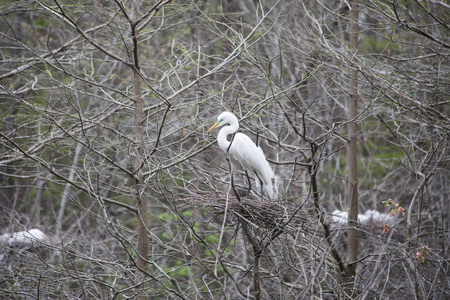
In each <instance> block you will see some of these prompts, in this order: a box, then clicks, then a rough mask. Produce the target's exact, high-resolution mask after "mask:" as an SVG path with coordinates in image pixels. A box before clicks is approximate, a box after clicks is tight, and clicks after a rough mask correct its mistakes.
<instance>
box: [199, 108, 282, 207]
mask: <svg viewBox="0 0 450 300" xmlns="http://www.w3.org/2000/svg"><path fill="white" fill-rule="evenodd" d="M223 125H228V126H225V127H223V128H222V129H221V130H220V131H219V134H218V135H217V141H218V143H219V147H220V148H221V149H222V150H223V151H224V152H225V153H226V152H227V151H228V148H229V151H230V154H231V155H233V157H234V158H236V159H237V160H238V161H239V162H240V164H241V165H242V166H243V167H244V168H245V169H246V170H249V171H253V172H254V173H255V174H256V176H257V178H258V179H259V180H260V184H261V186H262V187H263V188H264V191H266V193H267V195H268V196H269V198H270V199H275V198H276V197H277V196H278V195H277V194H278V192H277V186H276V179H275V174H274V172H273V170H272V168H271V167H270V165H269V162H268V161H267V160H266V157H265V155H264V152H263V151H262V149H261V148H260V147H258V146H256V145H255V143H253V141H252V140H251V139H250V138H249V137H248V136H246V135H245V134H243V133H240V132H237V133H236V134H235V135H234V138H233V140H232V142H230V141H228V139H227V136H228V135H230V134H233V133H235V132H236V131H237V130H238V129H239V122H238V119H237V118H236V116H235V115H233V114H232V113H231V112H228V111H225V112H223V113H221V114H220V115H219V116H218V117H217V123H216V124H214V125H213V126H212V127H211V128H210V129H209V130H208V131H207V133H208V132H210V131H211V130H213V129H214V128H216V127H217V126H223ZM230 143H231V146H230ZM246 175H247V178H248V180H249V189H248V192H247V195H248V193H249V192H250V189H251V182H250V178H249V177H248V173H247V171H246ZM262 198H263V189H262V188H261V199H262Z"/></svg>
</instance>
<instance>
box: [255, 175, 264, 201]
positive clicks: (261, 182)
mask: <svg viewBox="0 0 450 300" xmlns="http://www.w3.org/2000/svg"><path fill="white" fill-rule="evenodd" d="M253 172H255V174H256V177H258V179H259V184H260V185H261V201H263V193H264V192H263V181H262V180H261V178H259V176H258V173H256V171H255V170H253Z"/></svg>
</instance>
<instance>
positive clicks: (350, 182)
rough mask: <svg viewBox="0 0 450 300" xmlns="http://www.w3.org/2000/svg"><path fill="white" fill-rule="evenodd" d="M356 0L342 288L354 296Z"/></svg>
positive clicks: (352, 24)
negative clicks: (346, 229) (345, 238)
mask: <svg viewBox="0 0 450 300" xmlns="http://www.w3.org/2000/svg"><path fill="white" fill-rule="evenodd" d="M358 15H359V7H358V0H355V1H353V3H352V7H351V11H350V27H349V44H350V55H351V62H352V64H351V66H350V74H349V75H350V76H349V77H350V82H349V102H348V114H347V118H348V138H349V143H348V145H347V172H348V178H347V195H348V207H349V212H348V233H347V234H348V235H347V264H346V265H347V267H346V269H347V270H346V278H345V285H344V292H345V295H346V298H353V295H354V281H355V274H356V263H355V262H356V260H357V259H358V236H357V230H356V226H357V220H358V174H357V143H356V138H357V131H358V125H357V120H356V117H357V113H358V111H357V107H358V78H357V77H358V69H357V68H356V63H357V62H356V52H357V50H358V30H359V26H358Z"/></svg>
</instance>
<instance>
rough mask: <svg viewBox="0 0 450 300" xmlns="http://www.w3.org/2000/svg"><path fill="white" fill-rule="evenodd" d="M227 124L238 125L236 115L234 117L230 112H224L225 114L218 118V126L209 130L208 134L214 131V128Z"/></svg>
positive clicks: (215, 125)
mask: <svg viewBox="0 0 450 300" xmlns="http://www.w3.org/2000/svg"><path fill="white" fill-rule="evenodd" d="M226 124H229V125H231V124H236V125H237V124H238V119H237V118H236V116H235V115H233V114H232V113H230V112H229V111H224V112H223V113H221V114H220V115H219V116H218V117H217V122H216V124H214V125H213V126H212V127H211V128H210V129H208V131H207V132H206V133H209V132H210V131H211V130H213V129H214V128H216V127H217V126H223V125H226Z"/></svg>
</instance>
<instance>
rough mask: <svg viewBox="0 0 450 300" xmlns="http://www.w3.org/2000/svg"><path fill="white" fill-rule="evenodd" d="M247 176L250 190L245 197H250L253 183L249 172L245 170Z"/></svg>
mask: <svg viewBox="0 0 450 300" xmlns="http://www.w3.org/2000/svg"><path fill="white" fill-rule="evenodd" d="M245 175H246V176H247V180H248V190H247V194H245V197H248V195H249V194H250V191H251V190H252V182H251V181H250V177H249V176H248V172H247V170H245Z"/></svg>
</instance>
